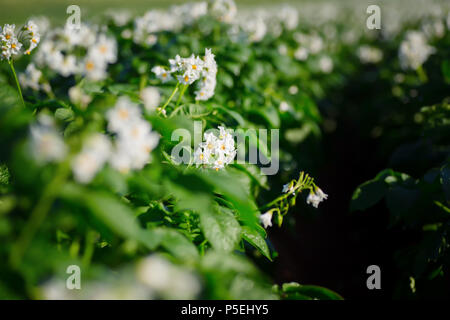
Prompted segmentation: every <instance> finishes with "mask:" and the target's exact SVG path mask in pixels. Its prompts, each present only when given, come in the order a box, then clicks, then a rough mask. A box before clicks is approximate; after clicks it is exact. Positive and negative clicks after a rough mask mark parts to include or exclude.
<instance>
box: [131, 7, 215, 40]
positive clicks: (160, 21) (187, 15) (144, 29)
mask: <svg viewBox="0 0 450 320" xmlns="http://www.w3.org/2000/svg"><path fill="white" fill-rule="evenodd" d="M207 12H208V8H207V3H206V2H198V3H195V2H194V3H186V4H183V5H176V6H172V7H171V8H170V9H169V10H168V11H163V10H150V11H147V12H146V13H145V14H144V15H143V16H142V17H138V18H136V19H135V20H134V30H133V32H132V38H133V41H134V42H135V43H137V44H140V45H143V46H152V45H154V44H155V43H156V42H157V40H158V33H159V32H162V31H173V32H175V31H179V30H181V29H182V28H183V26H186V25H190V24H192V23H193V22H194V21H196V20H197V19H198V18H200V17H202V16H204V15H205V14H207Z"/></svg>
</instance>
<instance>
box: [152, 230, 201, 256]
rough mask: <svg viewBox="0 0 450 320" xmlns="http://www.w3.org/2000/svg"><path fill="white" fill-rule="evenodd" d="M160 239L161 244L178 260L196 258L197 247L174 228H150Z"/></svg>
mask: <svg viewBox="0 0 450 320" xmlns="http://www.w3.org/2000/svg"><path fill="white" fill-rule="evenodd" d="M152 231H153V232H155V233H156V235H157V236H159V237H160V239H161V246H162V247H163V248H164V249H166V250H167V251H168V252H170V253H171V254H172V255H173V256H174V257H176V258H179V259H180V260H190V259H196V258H198V251H197V248H196V247H195V246H194V245H193V244H192V242H190V241H189V240H188V239H187V238H186V237H185V236H184V235H182V234H181V233H180V232H178V231H177V230H175V229H169V228H157V229H154V230H152Z"/></svg>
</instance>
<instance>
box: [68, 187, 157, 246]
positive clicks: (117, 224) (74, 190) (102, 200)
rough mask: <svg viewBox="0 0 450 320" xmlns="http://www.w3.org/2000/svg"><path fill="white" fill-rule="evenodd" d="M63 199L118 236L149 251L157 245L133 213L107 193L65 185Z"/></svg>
mask: <svg viewBox="0 0 450 320" xmlns="http://www.w3.org/2000/svg"><path fill="white" fill-rule="evenodd" d="M60 194H61V196H62V197H63V198H64V199H67V200H69V201H72V202H75V203H78V204H81V205H82V206H83V207H86V208H87V209H88V210H89V211H90V212H91V213H92V214H93V215H94V216H95V217H96V218H97V219H98V220H99V221H101V222H102V223H103V224H105V225H106V226H107V227H108V228H109V229H110V230H112V231H113V232H114V233H116V234H117V235H119V236H122V237H124V238H127V239H133V240H136V241H138V242H140V243H142V244H144V245H145V246H147V247H148V248H149V249H154V248H155V247H156V246H157V245H158V239H157V238H156V237H152V235H151V234H150V233H148V232H146V231H144V230H143V229H141V228H140V227H139V224H138V223H137V220H136V219H135V217H134V213H133V211H132V210H131V209H130V208H129V207H127V206H126V205H125V204H124V203H123V202H122V201H120V200H118V199H117V198H116V197H114V196H112V195H111V194H109V193H106V192H102V191H92V190H87V189H84V188H83V187H80V186H77V185H75V184H66V185H65V186H64V188H63V189H62V190H61V192H60Z"/></svg>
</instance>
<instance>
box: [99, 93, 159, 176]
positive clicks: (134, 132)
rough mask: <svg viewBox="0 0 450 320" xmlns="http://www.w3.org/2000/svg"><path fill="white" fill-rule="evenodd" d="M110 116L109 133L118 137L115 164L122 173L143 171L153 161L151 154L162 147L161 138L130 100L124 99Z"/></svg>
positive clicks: (110, 112) (120, 99) (112, 158)
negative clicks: (159, 145) (159, 143)
mask: <svg viewBox="0 0 450 320" xmlns="http://www.w3.org/2000/svg"><path fill="white" fill-rule="evenodd" d="M106 117H107V119H108V130H109V131H110V132H112V133H114V134H116V135H117V139H116V141H115V149H114V150H113V153H112V156H111V160H110V163H111V165H112V166H113V167H114V168H115V169H117V170H119V171H121V172H128V171H129V170H130V169H134V170H139V169H142V168H143V167H144V166H145V165H146V164H147V163H148V162H150V159H151V158H150V152H151V151H152V150H153V149H154V148H155V147H156V146H157V145H158V142H159V135H158V134H157V133H156V132H153V131H152V130H151V129H152V127H151V125H150V123H149V122H148V121H146V120H144V119H143V118H142V115H141V111H140V109H139V107H138V106H137V105H136V104H134V103H133V102H131V101H130V99H129V98H127V97H120V98H119V99H118V100H117V103H116V105H115V107H114V108H113V109H111V110H109V111H108V112H107V114H106Z"/></svg>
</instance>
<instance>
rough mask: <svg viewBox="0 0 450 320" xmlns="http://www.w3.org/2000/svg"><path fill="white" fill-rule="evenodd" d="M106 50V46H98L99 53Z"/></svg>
mask: <svg viewBox="0 0 450 320" xmlns="http://www.w3.org/2000/svg"><path fill="white" fill-rule="evenodd" d="M106 51H108V48H107V47H106V46H101V47H100V52H101V53H106Z"/></svg>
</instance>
